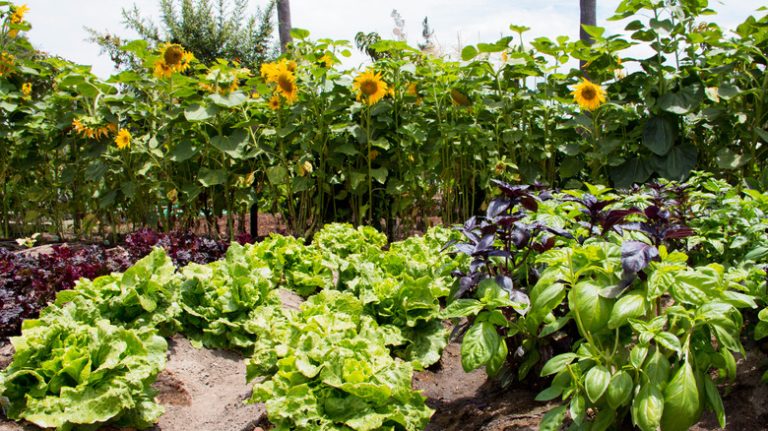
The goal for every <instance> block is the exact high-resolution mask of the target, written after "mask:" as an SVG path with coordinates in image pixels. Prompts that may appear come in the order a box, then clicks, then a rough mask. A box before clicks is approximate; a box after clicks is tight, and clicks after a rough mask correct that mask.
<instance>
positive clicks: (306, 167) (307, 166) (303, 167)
mask: <svg viewBox="0 0 768 431" xmlns="http://www.w3.org/2000/svg"><path fill="white" fill-rule="evenodd" d="M298 168H299V169H298V170H299V176H302V177H306V176H307V175H308V174H311V173H312V171H313V170H314V168H313V167H312V163H311V162H310V161H309V160H305V161H304V163H299V167H298Z"/></svg>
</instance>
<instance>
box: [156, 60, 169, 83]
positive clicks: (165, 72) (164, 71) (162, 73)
mask: <svg viewBox="0 0 768 431" xmlns="http://www.w3.org/2000/svg"><path fill="white" fill-rule="evenodd" d="M152 74H153V75H155V78H160V79H163V78H170V76H171V74H173V69H171V66H168V65H167V64H165V61H163V60H157V61H156V62H155V71H154V72H153V73H152Z"/></svg>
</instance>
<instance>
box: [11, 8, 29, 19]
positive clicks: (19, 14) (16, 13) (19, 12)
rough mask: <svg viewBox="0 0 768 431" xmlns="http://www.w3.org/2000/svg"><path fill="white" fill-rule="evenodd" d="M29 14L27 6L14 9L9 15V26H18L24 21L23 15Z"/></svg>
mask: <svg viewBox="0 0 768 431" xmlns="http://www.w3.org/2000/svg"><path fill="white" fill-rule="evenodd" d="M27 12H29V6H27V5H25V4H23V5H21V6H18V7H16V8H15V9H14V10H13V14H12V15H11V24H20V23H21V22H22V21H24V15H25V14H26V13H27Z"/></svg>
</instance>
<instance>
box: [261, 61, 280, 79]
mask: <svg viewBox="0 0 768 431" xmlns="http://www.w3.org/2000/svg"><path fill="white" fill-rule="evenodd" d="M277 73H278V65H277V64H276V63H264V64H262V65H261V76H262V78H264V80H265V81H267V82H275V77H276V76H277Z"/></svg>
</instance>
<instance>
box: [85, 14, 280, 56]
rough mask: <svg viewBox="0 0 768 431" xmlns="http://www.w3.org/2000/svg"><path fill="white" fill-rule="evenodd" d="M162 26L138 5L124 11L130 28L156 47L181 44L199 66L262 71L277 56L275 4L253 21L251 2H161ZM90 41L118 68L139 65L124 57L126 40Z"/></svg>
mask: <svg viewBox="0 0 768 431" xmlns="http://www.w3.org/2000/svg"><path fill="white" fill-rule="evenodd" d="M158 3H159V9H160V14H161V17H162V19H161V23H160V26H158V25H157V24H155V23H153V22H152V21H151V20H150V19H148V18H145V17H143V16H142V14H141V10H140V9H139V7H138V6H137V5H135V4H134V5H133V7H132V8H129V9H123V11H122V13H123V20H124V23H125V24H126V26H127V28H128V29H130V30H132V31H134V32H136V33H138V34H139V36H140V37H141V38H142V39H143V40H146V41H149V42H152V43H154V44H160V43H162V42H171V43H178V44H181V45H182V46H184V47H185V48H186V49H187V50H189V51H190V52H192V53H193V54H194V55H195V58H197V59H198V60H199V61H201V62H202V63H204V64H208V65H212V64H215V63H216V60H218V59H220V58H225V59H228V60H233V61H237V62H238V63H240V64H242V65H243V66H245V67H251V68H257V67H258V66H259V65H261V63H263V62H265V61H267V60H269V59H271V58H273V57H275V56H276V55H277V52H276V49H275V46H274V45H275V43H274V40H273V33H274V26H273V23H272V16H273V15H274V13H275V1H272V0H269V1H267V2H266V5H265V7H264V8H263V9H262V8H260V7H259V8H257V10H256V13H255V14H253V15H249V13H248V1H246V0H232V1H211V0H195V1H187V0H159V2H158ZM90 33H91V40H92V41H93V42H96V43H98V44H99V45H100V46H101V48H102V50H103V51H105V52H107V53H108V54H109V55H110V57H111V58H112V60H113V61H114V62H115V65H116V66H123V65H129V66H130V65H133V66H136V65H140V63H137V62H136V59H135V58H132V57H131V56H129V55H126V53H125V52H124V51H121V45H120V43H121V39H120V37H119V36H116V35H113V34H108V33H107V34H100V33H98V32H97V31H95V30H90Z"/></svg>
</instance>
